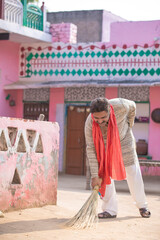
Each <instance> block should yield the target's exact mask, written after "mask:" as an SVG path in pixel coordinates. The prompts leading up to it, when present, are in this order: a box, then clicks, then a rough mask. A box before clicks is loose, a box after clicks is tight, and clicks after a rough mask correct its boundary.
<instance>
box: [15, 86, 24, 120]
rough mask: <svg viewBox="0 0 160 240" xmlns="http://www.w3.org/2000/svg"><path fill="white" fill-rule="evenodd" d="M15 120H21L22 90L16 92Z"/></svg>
mask: <svg viewBox="0 0 160 240" xmlns="http://www.w3.org/2000/svg"><path fill="white" fill-rule="evenodd" d="M16 93H17V95H16V118H23V90H22V89H19V90H17V91H16Z"/></svg>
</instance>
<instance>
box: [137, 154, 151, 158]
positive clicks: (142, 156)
mask: <svg viewBox="0 0 160 240" xmlns="http://www.w3.org/2000/svg"><path fill="white" fill-rule="evenodd" d="M138 158H146V159H152V157H151V156H149V155H138Z"/></svg>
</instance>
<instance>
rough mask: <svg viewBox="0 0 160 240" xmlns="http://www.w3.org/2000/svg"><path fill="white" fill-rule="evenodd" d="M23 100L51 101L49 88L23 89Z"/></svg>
mask: <svg viewBox="0 0 160 240" xmlns="http://www.w3.org/2000/svg"><path fill="white" fill-rule="evenodd" d="M23 100H24V101H30V102H31V101H36V102H40V101H42V102H43V101H44V102H45V101H49V88H40V89H34V88H33V89H25V90H24V91H23Z"/></svg>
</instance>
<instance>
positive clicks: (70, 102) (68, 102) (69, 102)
mask: <svg viewBox="0 0 160 240" xmlns="http://www.w3.org/2000/svg"><path fill="white" fill-rule="evenodd" d="M90 102H91V101H64V103H66V104H72V103H90Z"/></svg>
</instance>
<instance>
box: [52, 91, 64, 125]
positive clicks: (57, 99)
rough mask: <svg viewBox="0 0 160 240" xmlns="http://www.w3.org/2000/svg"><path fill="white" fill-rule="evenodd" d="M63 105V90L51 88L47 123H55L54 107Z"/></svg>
mask: <svg viewBox="0 0 160 240" xmlns="http://www.w3.org/2000/svg"><path fill="white" fill-rule="evenodd" d="M63 103H64V88H51V89H50V100H49V121H52V122H54V121H56V105H57V104H63Z"/></svg>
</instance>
